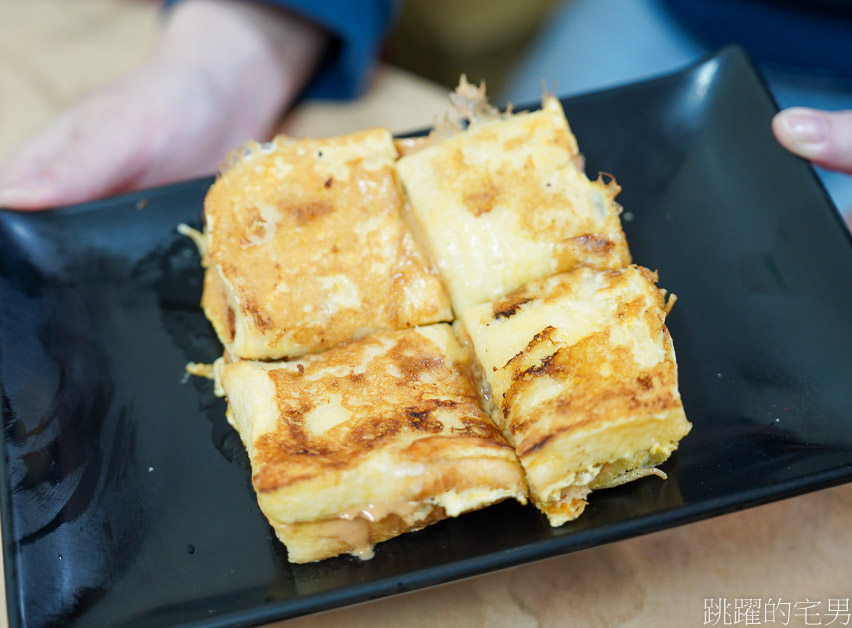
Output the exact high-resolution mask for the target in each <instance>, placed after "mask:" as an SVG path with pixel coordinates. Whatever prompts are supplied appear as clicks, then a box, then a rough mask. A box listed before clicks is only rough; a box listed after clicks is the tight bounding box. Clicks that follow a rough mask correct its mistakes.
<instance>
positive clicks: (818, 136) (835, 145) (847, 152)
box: [772, 107, 852, 229]
mask: <svg viewBox="0 0 852 628" xmlns="http://www.w3.org/2000/svg"><path fill="white" fill-rule="evenodd" d="M772 130H773V132H774V133H775V137H776V138H777V139H778V141H779V142H780V143H781V145H782V146H784V148H786V149H787V150H789V151H790V152H792V153H794V154H796V155H799V156H800V157H804V158H805V159H809V160H810V161H812V162H813V163H815V164H816V165H818V166H822V167H823V168H827V169H828V170H836V171H838V172H845V173H846V174H850V175H852V111H837V112H828V111H820V110H817V109H805V108H803V107H792V108H790V109H785V110H784V111H782V112H780V113H779V114H777V115H776V116H775V118H774V119H773V120H772ZM840 209H841V211H843V210H845V212H844V214H845V218H846V224H847V225H849V228H850V229H852V207H841V208H840Z"/></svg>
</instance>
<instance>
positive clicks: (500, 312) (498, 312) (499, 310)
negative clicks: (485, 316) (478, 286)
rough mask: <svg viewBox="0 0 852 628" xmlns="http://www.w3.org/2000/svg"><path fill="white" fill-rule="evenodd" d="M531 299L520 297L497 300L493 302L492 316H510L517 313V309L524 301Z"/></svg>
mask: <svg viewBox="0 0 852 628" xmlns="http://www.w3.org/2000/svg"><path fill="white" fill-rule="evenodd" d="M530 300H531V299H528V298H526V297H522V298H515V299H513V298H511V297H509V298H506V299H503V300H502V301H497V302H496V303H494V318H495V319H498V320H499V319H501V318H510V317H512V316H514V315H515V314H517V313H518V310H519V309H520V307H521V306H522V305H523V304H524V303H529V301H530Z"/></svg>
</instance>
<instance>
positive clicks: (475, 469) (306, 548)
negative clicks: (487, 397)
mask: <svg viewBox="0 0 852 628" xmlns="http://www.w3.org/2000/svg"><path fill="white" fill-rule="evenodd" d="M215 372H216V380H217V385H218V387H219V388H220V392H221V393H223V394H225V395H226V396H227V399H228V419H229V421H230V422H231V423H232V425H233V426H234V427H235V428H236V429H237V431H238V432H239V434H240V437H241V438H242V440H243V443H244V445H245V446H246V449H247V451H248V454H249V459H250V461H251V467H252V484H253V486H254V488H255V490H256V492H257V498H258V504H259V505H260V509H261V510H262V511H263V513H264V514H265V515H266V517H267V518H268V520H269V522H270V523H271V524H272V526H273V528H274V529H275V532H276V534H277V535H278V538H279V539H280V540H281V541H282V542H283V543H284V544H285V545H286V547H287V552H288V559H289V560H290V561H291V562H295V563H303V562H310V561H316V560H320V559H323V558H328V557H331V556H336V555H338V554H353V555H356V556H360V557H362V558H369V557H371V556H372V552H373V546H374V545H375V544H376V543H378V542H381V541H384V540H387V539H389V538H392V537H395V536H398V535H400V534H402V533H404V532H408V531H412V530H418V529H421V528H423V527H425V526H426V525H429V524H431V523H433V522H435V521H439V520H441V519H444V518H446V517H455V516H458V515H460V514H461V513H464V512H467V511H470V510H476V509H479V508H483V507H485V506H488V505H490V504H493V503H495V502H498V501H502V500H504V499H508V498H514V499H516V500H518V501H519V502H521V503H526V500H527V487H526V483H525V480H524V474H523V471H522V470H521V467H520V465H519V463H518V460H517V457H516V456H515V453H514V451H513V449H512V448H511V447H510V446H509V445H508V444H507V443H506V441H505V440H504V438H503V436H502V435H501V434H500V431H499V430H498V429H497V428H496V427H495V426H494V424H493V423H492V421H491V419H490V418H489V417H488V415H487V414H486V413H485V412H484V411H483V410H482V409H481V408H480V407H479V405H478V393H477V390H476V385H475V381H474V379H473V376H472V374H471V364H470V355H469V353H468V352H467V351H465V350H464V349H463V348H462V347H461V346H460V345H459V344H458V342H457V341H456V338H455V337H454V335H453V333H452V330H451V328H450V326H449V325H446V324H437V325H430V326H427V327H419V328H416V329H409V330H402V331H389V332H380V333H376V334H372V335H369V336H366V337H364V338H361V339H359V340H355V341H350V342H347V343H342V344H339V345H337V346H335V347H333V348H331V349H329V350H327V351H325V352H323V353H321V354H313V355H306V356H303V357H301V358H299V359H297V360H293V361H289V362H257V361H237V362H232V361H231V360H230V358H227V356H226V358H225V359H220V360H219V361H217V363H216V366H215Z"/></svg>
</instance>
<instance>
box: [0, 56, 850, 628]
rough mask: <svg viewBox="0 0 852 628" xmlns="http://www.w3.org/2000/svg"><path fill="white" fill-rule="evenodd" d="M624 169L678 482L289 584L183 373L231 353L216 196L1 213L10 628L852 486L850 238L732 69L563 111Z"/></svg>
mask: <svg viewBox="0 0 852 628" xmlns="http://www.w3.org/2000/svg"><path fill="white" fill-rule="evenodd" d="M565 107H566V110H567V113H568V117H569V120H570V121H571V124H572V126H573V129H574V131H575V133H576V135H577V137H578V139H579V142H580V146H581V147H582V150H583V152H584V153H585V154H586V157H587V170H588V171H589V172H591V173H594V172H596V171H599V170H602V171H606V172H611V173H614V174H615V175H616V176H617V178H618V180H619V182H620V183H621V184H622V186H623V189H624V192H623V193H622V195H621V196H620V198H619V200H620V201H621V203H622V204H623V205H624V207H625V211H626V212H629V214H630V215H632V219H631V220H628V221H626V222H625V228H626V231H627V236H628V239H629V242H630V245H631V249H632V252H633V255H634V258H635V259H636V261H638V262H639V263H642V264H644V265H646V266H649V267H651V268H656V269H658V270H659V271H660V277H661V285H663V286H664V287H666V288H668V289H670V290H672V291H673V292H675V293H677V294H678V295H679V297H680V299H679V300H678V303H677V306H676V307H675V309H674V311H673V313H672V315H671V316H670V318H669V328H670V330H671V333H672V336H673V337H674V341H675V347H676V349H677V354H678V359H679V364H680V375H681V391H682V395H683V399H684V404H685V406H686V410H687V414H688V416H689V418H690V419H691V420H692V422H693V423H694V429H693V431H692V433H691V434H690V435H689V436H688V437H687V438H686V439H685V441H684V442H683V444H682V447H681V449H680V450H679V451H678V452H677V453H676V454H675V455H674V457H673V458H672V459H671V460H670V461H669V462H668V463H667V464H666V465H665V466H664V469H665V470H666V471H667V472H668V474H669V479H668V481H665V482H663V481H660V480H658V479H656V478H646V479H644V480H640V481H638V482H635V483H632V484H629V485H626V486H623V487H619V488H616V489H611V490H608V491H602V492H600V493H596V494H595V495H594V496H593V497H592V499H591V504H590V505H589V508H588V509H587V512H586V514H585V515H583V517H582V518H581V519H580V520H578V521H576V522H573V523H571V524H568V525H565V526H563V527H561V528H558V529H552V528H550V527H549V526H548V525H547V523H546V521H545V520H544V518H543V517H541V516H540V515H539V514H538V513H537V511H536V510H535V509H534V508H532V507H527V508H522V507H520V506H517V505H513V504H503V505H499V506H497V507H494V508H491V509H487V510H485V511H481V512H478V513H474V514H471V515H466V516H464V517H461V518H460V519H458V520H453V521H446V522H442V523H439V524H437V525H434V526H432V527H430V528H428V529H426V530H423V531H421V532H418V533H414V534H410V535H407V536H404V537H402V538H399V539H396V540H393V541H390V542H387V543H384V544H382V545H380V546H379V547H378V548H377V551H376V557H375V559H374V560H372V561H369V562H364V563H362V562H359V561H358V560H357V559H354V558H349V557H343V558H337V559H332V560H328V561H324V562H321V563H319V564H313V565H301V566H292V565H290V564H288V563H287V561H286V555H285V551H284V549H283V547H282V546H281V545H280V544H279V543H278V542H277V541H276V540H275V539H274V538H273V535H272V533H271V530H270V528H269V527H268V525H267V524H266V521H265V520H264V518H263V516H262V515H261V513H260V511H259V510H258V508H257V505H256V502H255V499H254V495H253V493H252V490H251V487H250V483H249V471H248V466H247V458H246V455H245V453H244V452H243V449H242V446H241V444H240V442H239V438H238V437H237V435H236V433H235V432H234V431H232V430H231V429H230V428H229V427H228V425H227V424H226V422H225V418H224V415H223V410H224V406H223V403H222V402H221V401H220V400H217V399H216V398H214V396H213V394H212V390H211V385H210V383H209V382H207V381H203V380H198V379H192V380H188V381H187V379H186V378H185V377H184V365H185V364H186V362H188V361H206V360H211V359H213V358H214V357H216V356H217V354H218V352H219V346H218V343H217V342H216V340H215V338H214V336H213V334H212V332H211V331H210V328H209V326H208V324H207V322H206V321H205V319H204V317H203V316H202V314H201V312H200V310H199V307H198V305H197V304H198V301H199V297H200V292H201V277H202V275H201V271H200V269H199V267H198V258H197V254H196V252H195V251H194V249H193V246H192V244H191V243H190V242H189V241H188V240H187V239H185V238H183V237H181V236H179V235H178V234H177V233H176V232H175V226H176V225H177V224H178V223H179V222H190V223H194V224H198V222H199V215H200V208H201V203H202V199H203V197H204V194H205V191H206V189H207V187H208V185H209V183H210V181H209V180H201V181H194V182H189V183H186V184H181V185H177V186H172V187H167V188H162V189H158V190H154V191H150V192H146V193H142V194H133V195H129V196H124V197H121V198H116V199H112V200H107V201H103V202H98V203H90V204H87V205H85V206H78V207H73V208H68V209H65V210H61V211H58V212H54V213H45V214H19V213H12V212H2V211H0V392H2V421H3V428H4V429H3V446H2V456H3V459H2V465H0V473H2V478H0V479H1V480H2V489H0V490H2V502H0V506H2V518H3V536H4V552H5V554H4V555H5V561H6V586H7V598H8V605H9V614H10V619H11V623H12V624H13V625H22V624H26V625H28V626H44V625H67V624H71V623H74V624H76V625H133V626H145V625H178V624H188V625H197V624H205V625H226V624H252V623H260V622H264V621H270V620H273V619H280V618H284V617H290V616H294V615H299V614H303V613H309V612H312V611H317V610H321V609H327V608H331V607H334V606H339V605H343V604H348V603H352V602H356V601H362V600H367V599H371V598H376V597H380V596H383V595H389V594H392V593H397V592H401V591H407V590H411V589H415V588H418V587H422V586H426V585H431V584H436V583H440V582H446V581H448V580H452V579H454V578H459V577H462V576H468V575H473V574H477V573H482V572H485V571H488V570H491V569H495V568H498V567H506V566H509V565H514V564H518V563H522V562H526V561H531V560H535V559H538V558H543V557H546V556H552V555H555V554H560V553H564V552H569V551H573V550H577V549H581V548H586V547H590V546H594V545H598V544H601V543H606V542H610V541H614V540H616V539H622V538H625V537H630V536H634V535H638V534H642V533H646V532H650V531H653V530H659V529H662V528H666V527H669V526H673V525H677V524H682V523H686V522H690V521H695V520H697V519H701V518H705V517H709V516H711V515H716V514H720V513H724V512H729V511H732V510H735V509H739V508H744V507H747V506H751V505H755V504H759V503H763V502H766V501H769V500H773V499H779V498H782V497H786V496H790V495H794V494H797V493H801V492H804V491H808V490H813V489H816V488H821V487H824V486H828V485H831V484H836V483H840V482H844V481H847V480H849V479H850V478H852V414H850V407H852V240H850V237H849V234H848V233H847V232H846V231H845V229H844V227H843V226H842V223H841V222H840V220H839V218H838V216H837V214H836V212H835V211H834V209H833V208H832V206H831V204H830V202H829V201H828V200H827V197H826V195H825V194H824V192H823V190H822V188H821V187H820V185H819V183H818V182H817V180H816V179H815V177H814V176H813V173H812V171H811V170H810V168H809V167H808V166H807V165H806V164H804V163H803V162H801V161H799V160H797V159H795V158H793V157H791V156H790V155H788V154H786V153H785V152H784V151H783V150H782V149H781V148H779V147H778V146H777V145H776V143H775V141H774V139H773V138H772V135H771V132H770V127H769V121H770V119H771V116H772V114H773V113H774V111H775V107H774V105H773V102H772V100H771V98H770V97H769V96H768V95H767V93H766V92H765V90H764V88H763V85H762V83H761V81H760V80H759V78H758V77H757V76H756V75H755V73H754V71H753V69H752V68H751V65H750V64H749V62H748V61H747V60H746V59H745V58H744V57H743V56H742V54H741V53H740V52H738V51H737V50H726V51H723V52H722V53H720V54H719V55H717V56H716V57H714V58H711V59H709V60H707V61H706V62H704V63H702V64H699V65H697V66H695V67H692V68H690V69H688V70H686V71H684V72H681V73H678V74H676V75H672V76H669V77H665V78H661V79H657V80H654V81H651V82H647V83H642V84H637V85H633V86H628V87H624V88H621V89H618V90H614V91H608V92H603V93H598V94H592V95H588V96H584V97H580V98H576V99H572V100H569V101H566V102H565Z"/></svg>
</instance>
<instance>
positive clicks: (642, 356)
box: [456, 265, 691, 526]
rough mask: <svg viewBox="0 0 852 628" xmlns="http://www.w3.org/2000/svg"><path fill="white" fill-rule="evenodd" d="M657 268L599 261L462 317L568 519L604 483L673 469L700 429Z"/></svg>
mask: <svg viewBox="0 0 852 628" xmlns="http://www.w3.org/2000/svg"><path fill="white" fill-rule="evenodd" d="M656 280H657V276H656V273H652V272H651V271H649V270H647V269H646V268H642V267H640V266H635V265H632V266H629V267H628V268H625V269H621V270H595V269H591V268H587V267H583V268H579V269H575V270H573V271H570V272H568V273H563V274H559V275H554V276H552V277H548V278H545V279H540V280H537V281H534V282H531V283H528V284H526V285H525V286H523V287H522V288H520V289H518V290H517V291H515V292H513V293H511V294H509V295H507V296H506V297H504V298H503V299H498V300H497V301H494V302H493V303H486V304H482V305H478V306H474V307H472V308H470V309H468V310H466V311H465V312H464V313H463V315H462V316H461V319H460V321H457V323H456V326H457V332H458V333H459V335H460V337H461V338H462V339H463V340H464V341H465V342H467V343H469V344H470V345H472V347H473V349H474V351H475V353H476V357H477V359H478V365H479V369H480V370H479V376H480V378H481V384H482V389H483V398H484V399H485V401H486V405H487V407H488V409H489V411H490V412H491V414H492V417H493V418H494V421H495V423H496V424H497V425H498V426H499V427H500V428H501V429H502V430H503V433H504V435H505V436H506V438H507V440H508V441H509V442H510V443H512V445H513V446H514V447H515V450H516V452H517V454H518V458H519V459H520V461H521V464H522V465H523V467H524V471H525V473H526V477H527V482H528V484H529V487H530V498H531V500H532V501H533V503H534V504H535V505H536V506H537V507H538V508H539V509H540V510H541V511H542V512H544V514H545V515H546V516H547V518H548V520H549V521H550V523H551V525H554V526H558V525H561V524H563V523H565V522H566V521H569V520H571V519H575V518H576V517H578V516H579V515H580V514H581V513H582V512H583V509H584V508H585V506H586V496H587V495H588V493H589V492H590V491H592V490H595V489H598V488H606V487H609V486H615V485H618V484H622V483H624V482H627V481H630V480H634V479H637V478H640V477H643V476H645V475H649V474H654V475H663V476H664V474H662V472H660V471H659V470H657V469H656V468H655V467H656V465H658V464H660V463H662V462H663V461H664V460H666V459H667V458H668V457H669V455H670V454H671V453H672V451H674V450H675V449H676V448H677V445H678V442H679V441H680V439H681V438H683V437H684V436H685V435H686V434H687V433H688V432H689V430H690V428H691V425H690V423H689V422H688V421H687V419H686V415H685V413H684V409H683V404H682V402H681V398H680V394H679V392H678V385H677V363H676V360H675V353H674V348H673V346H672V341H671V336H670V335H669V332H668V330H667V329H666V326H665V318H666V314H667V312H668V308H669V307H670V305H671V303H672V302H673V301H671V300H669V301H668V303H667V302H666V299H665V293H664V292H663V291H662V290H660V289H658V288H657V287H656V285H655V284H656Z"/></svg>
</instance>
